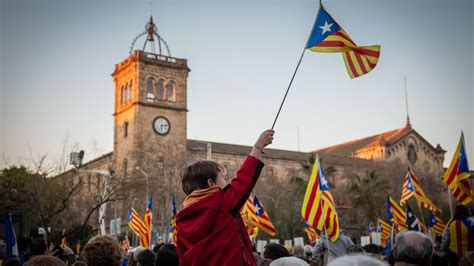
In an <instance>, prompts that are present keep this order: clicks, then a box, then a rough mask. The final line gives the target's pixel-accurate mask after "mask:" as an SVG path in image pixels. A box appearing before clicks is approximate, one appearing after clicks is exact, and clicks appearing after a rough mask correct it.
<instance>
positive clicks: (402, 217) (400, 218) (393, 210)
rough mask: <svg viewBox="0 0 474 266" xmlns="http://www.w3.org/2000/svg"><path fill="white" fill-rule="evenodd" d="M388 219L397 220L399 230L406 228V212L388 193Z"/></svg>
mask: <svg viewBox="0 0 474 266" xmlns="http://www.w3.org/2000/svg"><path fill="white" fill-rule="evenodd" d="M387 205H388V206H387V211H388V219H389V220H390V221H393V222H395V224H396V225H397V226H398V229H399V230H406V229H407V225H406V212H405V211H404V210H403V209H402V208H401V207H400V206H398V204H397V202H396V201H395V200H394V199H393V198H392V197H390V195H388V198H387Z"/></svg>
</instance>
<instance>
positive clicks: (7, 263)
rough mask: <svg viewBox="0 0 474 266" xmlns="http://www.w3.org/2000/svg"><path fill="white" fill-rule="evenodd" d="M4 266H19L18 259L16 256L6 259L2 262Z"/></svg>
mask: <svg viewBox="0 0 474 266" xmlns="http://www.w3.org/2000/svg"><path fill="white" fill-rule="evenodd" d="M2 265H4V266H20V265H21V264H20V259H19V258H18V257H17V256H9V257H6V258H5V259H4V261H3V264H2Z"/></svg>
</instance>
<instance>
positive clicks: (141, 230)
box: [128, 208, 146, 238]
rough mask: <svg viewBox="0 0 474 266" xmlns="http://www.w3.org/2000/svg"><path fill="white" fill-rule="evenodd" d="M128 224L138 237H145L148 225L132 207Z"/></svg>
mask: <svg viewBox="0 0 474 266" xmlns="http://www.w3.org/2000/svg"><path fill="white" fill-rule="evenodd" d="M128 226H129V227H130V229H132V231H133V232H134V233H135V234H136V235H137V236H138V237H140V238H143V236H144V235H146V225H145V223H144V222H143V220H142V219H141V218H140V215H139V214H138V212H137V211H136V210H135V209H134V208H130V213H129V214H128Z"/></svg>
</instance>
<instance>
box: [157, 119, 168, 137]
mask: <svg viewBox="0 0 474 266" xmlns="http://www.w3.org/2000/svg"><path fill="white" fill-rule="evenodd" d="M153 129H154V130H155V132H156V133H157V134H160V135H166V134H168V132H170V122H169V121H168V119H166V118H165V117H163V116H157V117H156V118H155V120H153Z"/></svg>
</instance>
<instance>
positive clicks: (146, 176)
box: [135, 166, 149, 202]
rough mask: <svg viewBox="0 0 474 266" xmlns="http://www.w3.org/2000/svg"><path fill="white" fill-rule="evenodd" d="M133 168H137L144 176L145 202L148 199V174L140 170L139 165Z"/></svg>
mask: <svg viewBox="0 0 474 266" xmlns="http://www.w3.org/2000/svg"><path fill="white" fill-rule="evenodd" d="M135 169H137V170H138V171H140V172H141V173H142V174H143V175H144V176H145V178H146V193H145V202H147V200H148V179H149V177H148V174H147V173H146V172H145V171H143V170H142V169H141V168H140V167H138V166H137V167H136V168H135Z"/></svg>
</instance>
